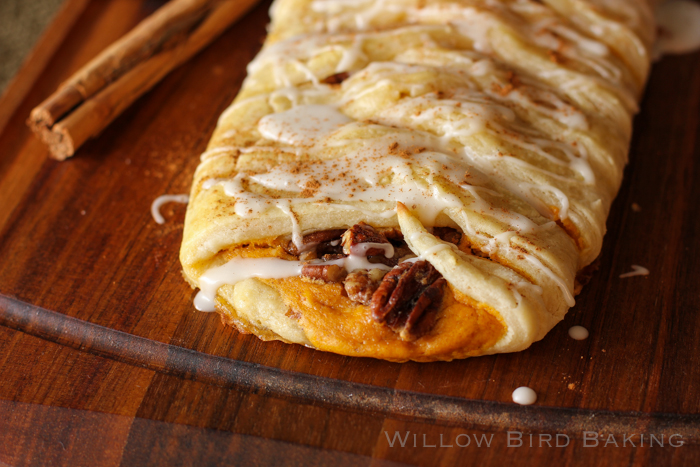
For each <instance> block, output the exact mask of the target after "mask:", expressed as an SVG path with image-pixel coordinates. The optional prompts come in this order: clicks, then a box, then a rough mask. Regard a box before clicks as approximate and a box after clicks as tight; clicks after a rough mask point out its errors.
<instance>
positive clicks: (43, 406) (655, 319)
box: [0, 0, 700, 466]
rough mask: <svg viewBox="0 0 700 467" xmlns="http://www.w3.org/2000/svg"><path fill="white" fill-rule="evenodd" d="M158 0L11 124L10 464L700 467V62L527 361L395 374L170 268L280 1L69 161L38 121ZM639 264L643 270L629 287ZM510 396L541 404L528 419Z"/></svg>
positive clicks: (662, 71)
mask: <svg viewBox="0 0 700 467" xmlns="http://www.w3.org/2000/svg"><path fill="white" fill-rule="evenodd" d="M161 3H162V2H158V1H148V0H91V1H90V2H89V3H88V5H87V7H85V8H84V10H83V11H82V12H81V13H79V17H78V19H77V21H76V22H75V26H73V27H72V28H71V29H70V32H69V33H68V34H67V36H66V37H65V39H64V40H62V41H61V42H60V45H59V46H57V47H56V51H55V53H54V54H53V56H52V57H51V59H50V60H46V54H41V53H38V54H35V55H36V56H38V57H40V58H41V60H44V61H47V62H48V63H47V65H46V66H45V68H44V69H43V72H42V73H36V71H35V69H36V67H38V66H39V65H38V64H35V65H33V66H31V64H30V66H27V67H25V69H29V70H31V71H29V72H27V75H26V77H25V79H26V80H27V81H28V82H23V85H22V86H21V87H18V88H17V89H20V90H21V91H22V92H23V93H24V95H21V96H13V99H12V103H13V104H12V105H13V106H14V107H15V109H2V108H0V115H2V112H3V111H4V112H6V113H9V115H10V116H9V117H8V121H7V125H6V126H5V128H4V129H3V130H2V133H0V324H1V326H0V466H4V465H11V466H16V465H210V464H211V465H216V464H221V463H232V464H237V465H283V464H284V465H339V466H344V465H398V464H412V465H451V464H466V465H470V464H479V465H494V466H497V465H498V466H500V465H505V464H507V463H510V462H515V461H519V462H521V463H523V462H527V463H530V464H533V463H542V464H544V463H547V464H552V463H554V465H581V464H583V465H671V464H677V465H700V291H699V286H700V203H698V200H699V199H700V184H699V183H698V181H699V180H700V163H699V161H700V146H699V145H698V144H697V134H698V130H699V129H700V128H699V127H700V54H698V53H696V54H692V55H686V56H681V57H666V58H664V59H663V60H661V61H660V62H659V63H657V64H656V65H655V67H654V70H653V73H652V76H651V80H650V82H649V86H648V89H647V92H646V95H645V98H644V101H643V103H642V108H641V112H640V114H639V115H638V117H637V118H636V121H635V136H634V140H633V142H632V147H631V160H630V164H629V166H628V168H627V171H626V178H625V182H624V184H623V186H622V189H621V191H620V194H619V196H618V198H617V200H616V201H615V203H614V205H613V209H612V212H611V214H610V218H609V221H608V233H607V236H606V238H605V244H604V248H603V253H602V258H601V265H600V269H599V271H598V272H597V274H596V275H595V276H594V277H593V279H592V281H591V283H590V284H589V285H588V286H587V287H586V288H585V289H584V291H583V293H582V294H581V295H580V296H579V297H577V304H576V306H575V307H574V308H573V309H572V310H571V311H570V312H569V314H568V315H567V317H566V319H565V320H564V321H563V322H562V323H560V324H559V325H558V326H557V327H555V328H554V329H553V330H552V331H551V332H550V334H549V335H547V336H546V337H545V339H543V340H542V341H540V342H538V343H536V344H534V345H533V346H532V347H531V348H530V349H528V350H526V351H524V352H520V353H516V354H509V355H498V356H488V357H479V358H474V359H468V360H462V361H455V362H450V363H429V364H420V363H404V364H395V363H388V362H383V361H378V360H373V359H358V358H348V357H342V356H338V355H333V354H327V353H322V352H317V351H313V350H311V349H308V348H304V347H301V346H297V345H287V344H283V343H276V342H268V343H265V342H261V341H259V340H257V339H256V338H254V337H251V336H248V335H242V334H239V333H237V332H236V331H234V330H233V329H231V328H226V327H224V326H222V324H221V322H220V321H219V318H218V316H217V315H215V314H206V313H199V312H196V311H195V310H194V308H193V306H192V299H193V297H194V291H192V290H191V289H190V288H189V286H187V285H186V283H185V282H184V280H183V279H182V277H181V274H180V265H179V262H178V259H177V256H178V249H179V243H180V240H181V231H182V223H183V220H184V213H185V206H184V205H180V204H168V205H166V206H165V207H164V209H163V214H164V215H165V217H166V219H167V223H166V224H165V225H158V224H156V223H155V222H154V221H153V220H152V218H151V216H150V211H149V210H150V205H151V202H152V201H153V200H154V199H155V198H156V197H158V196H159V195H162V194H166V193H169V194H178V193H186V192H188V191H189V184H190V181H191V177H192V174H193V172H194V169H195V167H196V165H197V163H198V160H199V157H198V156H199V154H200V153H201V152H202V151H203V150H204V148H205V146H206V144H207V141H208V139H209V137H210V135H211V133H212V131H213V129H214V126H215V124H216V120H217V118H218V116H219V114H220V113H221V112H222V111H223V109H224V108H226V107H227V106H228V104H229V103H230V101H231V100H232V99H233V97H234V96H235V95H236V93H237V91H238V89H239V88H240V85H241V82H242V80H243V78H244V77H245V65H246V64H247V63H248V62H249V61H250V60H251V59H252V58H253V57H254V56H255V54H256V53H257V51H258V50H259V47H260V45H261V41H262V39H263V38H264V35H265V25H266V23H267V21H268V17H267V8H268V7H269V2H263V3H262V4H261V5H259V6H258V7H257V8H256V9H255V10H253V11H252V12H251V13H250V14H248V15H247V16H246V17H245V18H244V19H243V20H241V21H240V22H239V23H238V24H237V25H236V26H234V27H233V28H232V29H231V30H230V31H229V32H227V33H226V34H225V35H224V36H222V37H221V38H220V39H219V40H217V41H216V42H215V43H214V44H213V45H212V46H210V47H209V48H207V49H206V50H205V51H203V52H202V53H200V54H199V55H198V56H197V57H195V59H193V60H192V61H191V62H189V63H187V64H186V65H185V66H183V67H181V68H180V69H178V70H176V71H175V72H173V73H172V74H171V75H170V76H169V77H167V78H166V79H165V80H164V81H163V82H162V83H160V84H159V85H158V86H157V87H156V88H154V89H153V90H152V91H151V92H150V93H149V94H147V95H146V96H144V97H143V98H141V99H140V100H139V101H137V103H136V104H135V105H134V106H133V107H132V108H131V109H129V110H128V111H127V112H126V113H125V114H123V115H122V116H121V117H119V119H118V120H117V121H115V123H114V124H113V125H112V126H110V127H109V128H108V129H107V130H106V131H105V132H104V133H103V134H102V135H101V136H100V137H99V138H97V139H95V140H93V141H90V142H88V143H87V144H86V145H85V146H84V147H83V148H82V149H81V150H80V151H79V152H78V153H77V154H76V156H75V157H74V158H73V159H72V160H70V161H67V162H56V161H52V160H49V159H48V158H47V151H46V150H45V148H44V147H43V146H42V145H41V143H40V142H39V141H38V140H36V139H35V138H34V137H33V136H32V135H31V134H30V132H29V130H28V129H27V128H26V127H25V125H24V120H25V119H26V117H27V115H28V113H29V111H30V110H31V108H32V107H33V106H35V105H36V104H37V103H39V102H40V101H41V100H42V99H43V98H45V97H46V96H47V95H48V94H50V92H51V91H53V89H55V88H56V86H57V85H58V84H59V83H60V82H61V81H62V80H63V79H65V78H66V77H67V76H69V75H70V73H71V72H72V71H74V70H76V69H77V68H78V67H79V66H80V65H82V64H84V63H85V62H87V61H88V60H89V59H90V58H91V57H93V56H94V55H96V54H97V53H98V52H99V51H100V50H101V49H103V48H104V47H105V46H106V45H108V44H110V43H111V42H112V41H114V40H115V39H116V38H118V37H120V36H121V35H122V34H124V33H125V32H127V31H128V30H129V29H130V28H132V27H133V26H134V25H135V24H137V23H138V22H139V21H140V20H141V19H143V18H144V17H145V16H147V15H148V14H149V13H151V12H152V11H154V9H155V8H157V7H158V6H159V5H160V4H161ZM76 4H77V5H78V4H80V2H76ZM68 16H70V15H68ZM58 29H60V28H58ZM42 47H45V45H42ZM22 79H23V78H22V76H19V77H18V78H17V80H22ZM18 82H20V81H18ZM18 92H19V91H18ZM633 203H636V205H638V206H639V207H640V208H641V210H640V211H637V210H633V209H632V205H633ZM633 264H638V265H642V266H644V267H646V268H648V269H649V270H650V271H651V274H650V275H649V276H646V277H631V278H626V279H620V278H619V275H620V274H622V273H624V272H628V271H629V270H631V266H632V265H633ZM573 325H582V326H585V327H586V328H588V329H589V330H590V333H591V334H590V337H589V338H588V339H586V340H584V341H575V340H573V339H571V338H570V337H569V336H568V329H569V327H571V326H573ZM518 386H529V387H531V388H533V389H534V390H535V391H536V392H537V394H538V401H537V403H536V404H535V405H533V406H530V407H521V406H517V405H515V404H513V403H512V402H511V393H512V391H513V389H515V388H516V387H518ZM509 433H510V434H509ZM518 434H521V438H519V440H520V442H522V444H521V445H520V446H518V438H517V436H518ZM557 434H559V435H560V437H559V438H557V437H556V435H557ZM530 435H532V436H530ZM642 435H643V436H644V439H643V441H644V442H643V446H642V445H640V444H641V436H642ZM651 435H654V439H655V440H656V443H654V445H653V446H650V443H651V442H653V441H654V440H653V439H652V438H651ZM673 435H675V436H674V437H673V438H671V436H673ZM395 436H399V437H400V438H401V439H399V438H395ZM548 436H551V438H548ZM404 440H405V441H404ZM467 440H469V445H467V446H465V445H466V443H467ZM661 440H663V441H661ZM402 441H403V444H404V445H403V447H402V446H401V442H402ZM477 441H479V442H477ZM482 441H483V442H482ZM487 441H488V442H487ZM557 441H559V442H560V445H562V444H564V442H565V441H568V444H567V445H566V446H561V447H557V446H556V444H557ZM595 441H597V443H598V444H597V446H593V445H594V443H595ZM660 441H661V442H663V446H660V445H659V444H660V443H659V442H660ZM623 442H624V445H623ZM547 443H549V444H550V445H551V447H550V446H548V445H547ZM606 444H607V445H606ZM616 445H617V446H616ZM530 446H532V447H530Z"/></svg>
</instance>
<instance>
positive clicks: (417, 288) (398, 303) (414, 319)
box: [370, 261, 446, 341]
mask: <svg viewBox="0 0 700 467" xmlns="http://www.w3.org/2000/svg"><path fill="white" fill-rule="evenodd" d="M445 283H446V281H445V279H444V278H443V277H442V276H441V275H440V273H439V272H438V271H437V270H436V269H435V268H434V267H433V266H432V265H431V264H430V263H429V262H427V261H416V262H415V263H401V264H399V265H398V266H397V267H395V268H394V269H392V270H391V271H389V272H388V273H387V274H386V275H385V276H384V279H383V280H382V282H381V284H380V285H379V287H378V288H377V291H376V292H375V293H374V295H373V296H372V301H371V304H370V308H371V310H372V318H374V319H375V320H376V321H379V322H386V324H387V325H388V326H389V327H390V328H391V329H392V330H393V331H395V332H398V333H399V335H400V337H401V339H403V340H407V341H410V340H415V339H417V338H418V337H420V336H421V335H422V334H424V333H425V332H427V331H428V330H429V329H430V327H431V326H432V325H433V323H434V321H435V316H434V315H435V312H436V311H437V310H438V308H439V307H440V303H441V302H442V297H443V286H444V285H445Z"/></svg>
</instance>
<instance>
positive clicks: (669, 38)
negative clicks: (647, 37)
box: [654, 0, 700, 57]
mask: <svg viewBox="0 0 700 467" xmlns="http://www.w3.org/2000/svg"><path fill="white" fill-rule="evenodd" d="M656 20H657V22H658V25H659V35H658V38H657V41H656V44H655V45H654V47H655V50H654V53H655V55H656V56H657V57H660V56H661V55H663V54H684V53H688V52H694V51H696V50H698V49H700V5H699V4H698V3H697V2H691V1H689V0H672V1H669V2H664V3H661V4H660V5H659V6H658V8H657V9H656Z"/></svg>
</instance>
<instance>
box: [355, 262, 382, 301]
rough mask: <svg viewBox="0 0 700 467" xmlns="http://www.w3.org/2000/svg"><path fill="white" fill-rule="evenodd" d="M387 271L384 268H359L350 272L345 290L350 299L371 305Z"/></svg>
mask: <svg viewBox="0 0 700 467" xmlns="http://www.w3.org/2000/svg"><path fill="white" fill-rule="evenodd" d="M385 273H386V271H384V270H382V269H370V270H367V269H358V270H357V271H353V272H351V273H350V274H348V277H347V278H346V279H345V291H346V292H347V293H348V297H349V298H350V300H352V301H355V302H358V303H362V304H363V305H369V304H370V303H371V302H372V295H374V292H375V291H376V290H377V288H378V287H379V284H380V283H381V282H382V278H383V277H384V274H385Z"/></svg>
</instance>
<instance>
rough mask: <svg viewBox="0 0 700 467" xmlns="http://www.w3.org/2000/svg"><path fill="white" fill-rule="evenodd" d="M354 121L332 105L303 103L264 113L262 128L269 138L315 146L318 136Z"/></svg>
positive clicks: (287, 142)
mask: <svg viewBox="0 0 700 467" xmlns="http://www.w3.org/2000/svg"><path fill="white" fill-rule="evenodd" d="M351 121H352V119H350V118H349V117H347V116H345V115H343V114H342V113H340V112H339V111H338V110H337V109H335V108H334V107H331V106H328V105H302V106H298V107H292V108H291V109H290V110H288V111H286V112H280V113H275V114H270V115H267V116H265V117H263V118H262V119H260V123H258V130H259V131H260V134H261V135H262V136H264V137H265V138H267V139H271V140H275V141H279V142H281V143H285V144H290V145H292V146H313V145H314V143H315V142H316V141H317V140H318V139H320V138H323V137H325V136H326V135H328V134H330V133H332V132H333V131H334V130H336V129H338V128H339V127H341V126H343V125H345V124H346V123H350V122H351Z"/></svg>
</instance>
